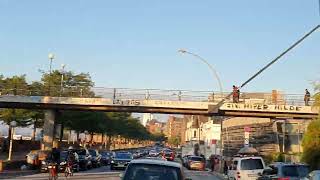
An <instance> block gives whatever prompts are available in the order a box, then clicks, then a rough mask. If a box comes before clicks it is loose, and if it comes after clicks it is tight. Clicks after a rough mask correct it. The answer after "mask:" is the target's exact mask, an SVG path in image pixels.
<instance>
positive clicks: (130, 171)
mask: <svg viewBox="0 0 320 180" xmlns="http://www.w3.org/2000/svg"><path fill="white" fill-rule="evenodd" d="M143 179H164V180H188V178H185V175H184V172H183V168H182V166H181V165H180V164H179V163H176V162H168V161H163V160H155V159H138V160H133V161H131V163H130V164H129V166H128V167H127V169H126V171H125V173H124V175H123V180H143Z"/></svg>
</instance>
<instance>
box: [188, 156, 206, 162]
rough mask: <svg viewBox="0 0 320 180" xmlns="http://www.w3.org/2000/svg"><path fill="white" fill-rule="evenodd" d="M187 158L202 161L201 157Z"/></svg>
mask: <svg viewBox="0 0 320 180" xmlns="http://www.w3.org/2000/svg"><path fill="white" fill-rule="evenodd" d="M189 159H190V160H192V161H203V158H202V157H190V158H189Z"/></svg>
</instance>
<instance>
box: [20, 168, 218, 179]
mask: <svg viewBox="0 0 320 180" xmlns="http://www.w3.org/2000/svg"><path fill="white" fill-rule="evenodd" d="M184 171H185V174H186V177H188V178H191V179H192V180H222V179H221V178H220V177H219V176H217V175H214V174H212V173H211V172H209V171H190V170H187V169H185V170H184ZM120 173H123V171H119V170H110V166H102V167H100V168H94V169H90V170H87V171H80V172H79V173H74V176H73V177H70V178H68V179H90V180H100V179H101V180H102V179H104V180H120ZM59 177H63V178H59V179H66V178H65V177H64V176H63V174H59ZM15 179H21V180H26V179H34V180H47V179H48V174H47V173H41V174H34V175H30V176H23V177H17V178H15Z"/></svg>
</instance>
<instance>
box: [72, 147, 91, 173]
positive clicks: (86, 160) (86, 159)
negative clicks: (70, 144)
mask: <svg viewBox="0 0 320 180" xmlns="http://www.w3.org/2000/svg"><path fill="white" fill-rule="evenodd" d="M76 152H77V154H78V156H79V164H80V168H81V169H82V170H87V169H89V168H92V156H91V155H90V153H89V151H88V150H87V149H77V150H76Z"/></svg>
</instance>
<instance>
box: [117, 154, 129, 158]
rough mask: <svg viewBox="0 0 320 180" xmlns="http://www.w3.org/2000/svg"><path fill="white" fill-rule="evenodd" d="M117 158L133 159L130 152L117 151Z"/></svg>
mask: <svg viewBox="0 0 320 180" xmlns="http://www.w3.org/2000/svg"><path fill="white" fill-rule="evenodd" d="M116 159H132V156H131V154H129V153H116Z"/></svg>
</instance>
